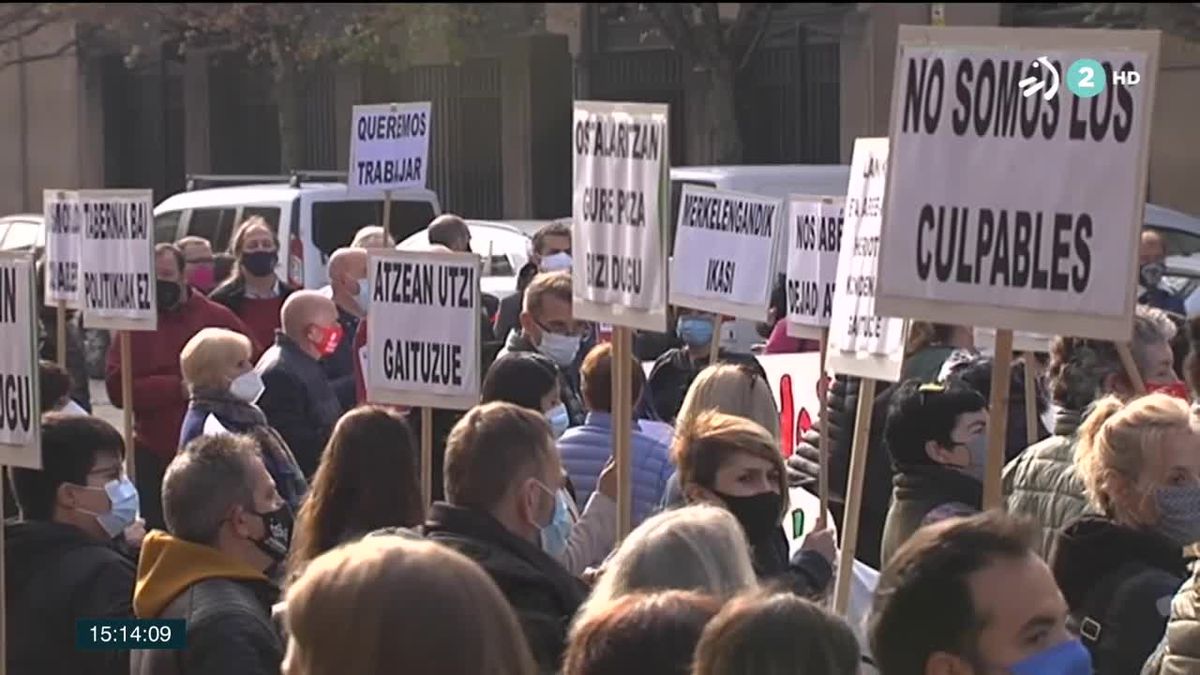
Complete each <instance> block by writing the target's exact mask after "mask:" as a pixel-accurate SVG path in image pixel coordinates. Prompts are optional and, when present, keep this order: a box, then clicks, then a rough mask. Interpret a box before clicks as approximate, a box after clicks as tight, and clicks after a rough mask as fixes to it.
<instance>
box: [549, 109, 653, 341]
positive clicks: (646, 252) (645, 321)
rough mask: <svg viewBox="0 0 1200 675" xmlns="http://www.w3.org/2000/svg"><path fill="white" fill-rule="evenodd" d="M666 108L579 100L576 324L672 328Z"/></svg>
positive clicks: (574, 199) (574, 208)
mask: <svg viewBox="0 0 1200 675" xmlns="http://www.w3.org/2000/svg"><path fill="white" fill-rule="evenodd" d="M667 117H668V115H667V106H665V105H662V104H650V103H606V102H599V101H576V102H575V119H574V127H573V130H574V133H573V134H572V143H573V148H574V164H575V188H574V195H573V197H572V210H571V213H572V216H573V222H574V229H573V235H572V243H573V245H574V253H575V260H576V261H577V262H576V264H574V265H573V266H572V281H573V300H574V312H575V318H576V319H581V320H585V321H594V322H597V323H611V324H615V325H619V326H628V327H630V328H637V329H640V330H649V331H659V332H662V331H664V330H666V327H667V275H666V269H667V264H666V263H667V261H666V257H665V254H666V245H665V243H664V242H665V240H666V231H667V229H668V228H667V227H666V226H667V218H668V209H669V207H670V202H669V200H668V199H667V189H668V185H669V182H668V176H667V172H668V170H669V166H670V160H669V158H670V153H669V152H668V149H667V140H668V138H667Z"/></svg>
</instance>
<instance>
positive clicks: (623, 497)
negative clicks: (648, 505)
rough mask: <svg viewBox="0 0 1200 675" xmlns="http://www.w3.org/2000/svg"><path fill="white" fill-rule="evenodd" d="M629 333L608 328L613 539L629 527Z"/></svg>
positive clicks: (630, 380) (631, 364)
mask: <svg viewBox="0 0 1200 675" xmlns="http://www.w3.org/2000/svg"><path fill="white" fill-rule="evenodd" d="M632 366H633V334H632V331H630V329H629V328H628V327H626V326H613V331H612V403H613V406H612V419H613V459H614V461H615V462H616V468H617V541H618V542H620V541H621V540H623V539H624V538H625V537H626V536H628V535H629V532H630V531H631V530H632V529H633V459H632V456H631V452H630V450H631V445H630V444H631V440H632V439H631V437H632V435H633V400H632V399H633V372H632V371H631V370H630V369H631V367H632Z"/></svg>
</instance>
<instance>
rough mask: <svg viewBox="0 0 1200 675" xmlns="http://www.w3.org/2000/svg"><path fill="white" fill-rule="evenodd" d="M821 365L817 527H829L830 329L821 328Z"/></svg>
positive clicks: (819, 372)
mask: <svg viewBox="0 0 1200 675" xmlns="http://www.w3.org/2000/svg"><path fill="white" fill-rule="evenodd" d="M820 341H821V342H820V344H821V366H820V370H819V371H818V373H817V390H818V393H819V394H820V396H821V416H820V418H819V419H820V423H821V442H820V445H819V446H818V448H817V450H818V452H819V454H820V460H819V461H820V467H821V468H820V475H818V476H817V496H818V497H819V498H820V500H821V513H820V515H818V516H817V529H818V530H823V529H825V528H826V527H829V523H828V522H827V520H828V519H827V518H826V514H828V513H829V386H828V385H827V383H826V382H825V348H826V347H827V346H829V329H828V328H822V329H821V338H820Z"/></svg>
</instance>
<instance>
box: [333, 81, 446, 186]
mask: <svg viewBox="0 0 1200 675" xmlns="http://www.w3.org/2000/svg"><path fill="white" fill-rule="evenodd" d="M431 111H432V104H431V103H429V102H428V101H425V102H422V103H383V104H379V105H356V106H354V112H353V113H352V115H351V122H350V171H349V179H348V180H347V181H346V183H347V185H348V186H349V188H350V190H352V191H353V190H372V191H374V190H404V189H411V188H423V187H425V183H426V178H427V174H428V171H429V124H430V117H431V116H432V113H431Z"/></svg>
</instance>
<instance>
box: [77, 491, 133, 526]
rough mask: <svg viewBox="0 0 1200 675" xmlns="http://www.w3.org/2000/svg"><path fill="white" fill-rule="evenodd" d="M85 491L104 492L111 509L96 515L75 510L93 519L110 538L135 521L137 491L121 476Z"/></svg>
mask: <svg viewBox="0 0 1200 675" xmlns="http://www.w3.org/2000/svg"><path fill="white" fill-rule="evenodd" d="M87 489H89V490H104V493H105V494H107V495H108V500H109V501H110V502H112V508H110V509H109V510H108V513H96V512H95V511H88V510H87V509H80V508H78V507H77V508H76V510H77V511H80V512H81V513H86V514H88V515H90V516H92V517H94V518H95V519H96V522H98V523H100V527H102V528H104V531H105V533H107V534H108V536H109V537H110V538H112V537H116V536H118V535H120V534H121V533H122V532H124V531H125V528H127V527H129V526H130V525H132V524H133V521H135V520H137V513H138V491H137V488H136V487H134V485H133V483H132V482H130V480H129V479H128V478H126V477H124V476H122V477H121V479H120V480H110V481H108V482H107V483H105V485H104V487H103V488H94V487H88V488H87Z"/></svg>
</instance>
